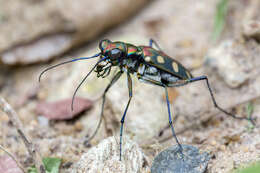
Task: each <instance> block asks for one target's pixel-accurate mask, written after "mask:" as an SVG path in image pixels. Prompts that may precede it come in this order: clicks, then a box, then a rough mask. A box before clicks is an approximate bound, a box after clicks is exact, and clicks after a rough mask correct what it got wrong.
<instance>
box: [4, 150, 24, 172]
mask: <svg viewBox="0 0 260 173" xmlns="http://www.w3.org/2000/svg"><path fill="white" fill-rule="evenodd" d="M0 149H1V150H3V151H4V152H5V153H6V154H7V155H8V156H9V157H11V158H12V159H13V160H14V161H15V162H16V164H17V166H18V167H19V168H20V169H21V170H22V171H23V173H26V171H25V169H24V168H23V166H22V165H21V164H20V162H18V160H16V158H15V157H14V156H13V155H12V153H10V152H9V151H7V150H6V149H5V148H4V147H3V146H2V145H0Z"/></svg>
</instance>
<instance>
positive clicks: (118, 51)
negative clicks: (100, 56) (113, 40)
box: [110, 49, 122, 59]
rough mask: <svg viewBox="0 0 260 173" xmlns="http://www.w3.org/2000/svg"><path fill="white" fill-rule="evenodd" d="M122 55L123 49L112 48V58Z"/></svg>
mask: <svg viewBox="0 0 260 173" xmlns="http://www.w3.org/2000/svg"><path fill="white" fill-rule="evenodd" d="M121 56H122V51H121V50H120V49H112V50H111V51H110V58H111V59H117V58H120V57H121Z"/></svg>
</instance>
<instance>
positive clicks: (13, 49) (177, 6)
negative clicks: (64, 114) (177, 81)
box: [0, 0, 260, 173]
mask: <svg viewBox="0 0 260 173" xmlns="http://www.w3.org/2000/svg"><path fill="white" fill-rule="evenodd" d="M136 2H137V1H129V2H127V3H125V4H124V3H122V4H120V5H117V3H118V1H117V0H113V1H111V2H110V1H106V2H103V1H97V2H96V3H97V4H93V3H90V4H88V3H87V2H86V3H85V4H84V3H83V4H82V6H80V5H75V4H74V3H73V2H71V1H69V0H67V1H64V4H63V5H64V6H62V5H60V2H59V1H58V0H57V2H56V1H55V3H54V4H52V3H51V2H50V1H47V0H46V1H45V0H37V1H36V0H35V1H33V2H32V0H27V1H26V3H28V4H26V3H22V4H19V3H16V2H15V1H10V4H8V3H6V2H4V1H2V0H0V3H1V4H4V5H3V6H2V7H0V9H1V10H2V11H0V28H2V29H0V37H1V38H0V44H1V45H0V61H1V63H0V96H1V97H3V98H5V99H6V100H7V101H8V102H9V103H10V104H11V105H12V106H13V107H14V109H15V110H16V111H17V113H18V115H19V118H20V119H21V120H22V123H23V124H24V129H25V131H26V132H28V134H29V135H30V137H31V139H32V141H33V142H34V143H35V144H36V145H37V148H38V149H39V151H40V153H41V155H42V156H44V157H46V156H50V157H60V158H62V160H63V164H62V167H61V172H70V171H69V170H71V169H73V168H74V166H75V164H76V163H77V162H78V161H79V160H80V158H81V156H82V155H83V153H87V152H88V151H90V150H91V149H93V148H94V147H95V146H96V145H97V144H100V142H101V141H102V140H104V139H106V138H108V137H109V136H115V138H116V140H117V141H118V140H119V129H120V119H121V116H122V114H123V111H124V107H125V105H126V103H127V100H128V90H127V84H126V76H125V75H124V76H123V77H122V79H120V80H119V81H118V82H117V83H116V84H115V85H114V86H113V87H112V88H111V90H109V92H108V94H107V101H106V106H105V111H104V121H103V122H102V124H101V128H100V130H99V131H98V133H97V135H96V136H95V137H94V139H93V140H92V141H90V144H88V145H84V141H85V140H86V135H88V136H89V135H91V134H92V133H93V131H94V129H95V127H96V126H97V123H98V120H99V117H100V109H101V104H102V101H101V99H98V98H100V96H101V95H102V92H103V91H104V89H105V87H106V85H108V83H109V80H110V79H111V76H112V75H110V76H109V77H107V78H105V79H103V78H97V77H96V75H95V74H92V75H91V76H90V77H89V78H88V79H87V81H86V82H85V83H84V84H83V85H82V87H81V88H80V90H79V91H78V93H77V96H80V97H81V98H85V99H88V100H91V101H92V102H91V104H93V107H92V108H91V109H90V110H87V111H84V112H83V113H80V114H79V115H78V116H77V117H75V118H73V119H72V120H63V119H62V118H60V119H62V120H48V119H47V118H45V117H44V113H43V112H41V111H40V106H42V103H44V102H45V103H55V102H59V101H61V100H64V99H65V100H66V99H67V100H70V99H71V97H72V94H73V92H74V90H75V89H76V87H77V86H78V84H79V83H80V81H81V80H82V79H83V78H84V76H85V75H86V74H87V73H88V72H89V71H90V69H91V67H92V66H93V65H94V62H95V60H89V61H80V62H75V63H71V64H68V65H64V66H63V67H59V68H57V69H55V70H52V71H50V72H48V73H46V74H45V75H44V76H43V78H42V80H41V83H39V82H38V77H39V74H40V73H41V72H42V70H44V69H45V68H46V67H48V66H50V65H54V64H57V63H59V62H62V61H64V60H68V59H70V58H72V57H82V56H91V55H93V54H95V53H98V44H99V41H100V40H102V39H104V38H108V39H110V40H112V41H123V42H129V43H132V44H135V45H148V43H149V39H150V38H153V39H154V40H156V41H157V42H158V43H159V45H160V47H161V48H162V49H163V51H164V52H165V53H166V54H168V55H170V56H171V57H173V58H174V59H176V60H178V61H179V62H181V63H182V64H183V65H184V66H185V67H187V69H189V70H190V71H191V73H192V74H193V75H194V76H200V75H207V76H208V78H209V82H210V84H211V87H212V90H213V92H214V94H215V97H216V100H217V103H218V104H219V105H220V106H221V107H223V108H224V109H227V110H228V111H232V112H233V113H235V114H236V115H238V116H243V117H246V116H248V115H249V114H250V110H252V117H255V118H257V119H256V121H255V124H256V125H255V126H254V128H252V125H251V124H250V123H249V122H248V121H246V120H237V119H233V118H231V117H228V116H226V115H225V114H223V113H221V112H220V111H218V110H217V109H215V108H214V105H213V102H212V101H211V98H210V94H209V92H208V90H207V87H206V85H205V83H204V82H195V83H192V84H190V85H187V86H184V87H178V88H171V89H170V90H169V94H170V101H171V109H172V110H173V111H172V112H173V114H174V115H173V116H174V117H176V116H177V117H178V118H177V120H176V121H174V125H175V130H176V132H177V136H178V138H179V140H180V141H181V143H183V144H190V145H194V146H196V147H198V148H199V149H201V150H202V151H207V152H209V153H210V154H211V156H212V158H211V160H210V162H209V165H208V170H207V171H208V172H209V173H222V172H223V173H226V172H230V171H231V170H233V169H236V168H238V167H241V166H243V165H247V164H249V163H252V162H255V161H259V160H260V133H259V132H260V130H259V129H260V128H259V127H260V120H259V119H260V106H259V104H260V99H259V97H260V87H259V86H260V75H259V74H260V42H259V40H260V12H259V9H260V3H258V2H257V1H254V0H236V1H228V5H227V13H226V17H225V25H224V29H223V32H222V34H221V35H220V36H219V37H218V39H217V40H215V41H214V40H213V39H212V37H213V36H212V35H213V31H214V21H215V15H216V13H217V5H218V3H219V2H220V0H207V1H194V0H186V1H183V0H160V1H159V0H155V1H148V0H147V1H145V0H143V1H142V2H141V1H140V2H138V3H136ZM11 3H13V5H12V4H11ZM70 3H72V4H73V5H71V6H70ZM39 4H40V5H39ZM41 5H42V7H44V8H42V9H41V10H39V9H40V6H41ZM65 5H66V6H65ZM84 5H86V7H85V8H84ZM88 5H89V6H88ZM96 6H98V7H96ZM15 7H17V9H19V10H17V12H16V13H14V11H15V9H16V8H15ZM56 7H57V9H56ZM119 7H120V8H119ZM26 8H28V10H29V11H30V9H34V10H32V11H31V13H29V12H24V11H23V9H26ZM64 8H66V10H65V9H64ZM70 8H71V10H70ZM78 8H83V9H91V10H90V12H89V13H88V12H85V11H84V10H82V11H80V12H79V10H77V9H78ZM42 10H43V11H42ZM44 10H46V11H45V12H46V13H50V15H49V16H48V17H46V16H44V15H45V14H46V13H44ZM59 10H60V11H59ZM39 11H40V12H39ZM57 11H58V12H57ZM18 12H20V13H21V14H23V16H24V17H21V19H19V20H18V19H15V17H14V16H17V15H21V14H19V13H18ZM81 12H82V14H81ZM25 13H26V14H25ZM67 13H68V14H67ZM122 13H124V15H122V16H120V15H121V14H122ZM53 14H55V15H53ZM65 14H66V15H65ZM30 15H31V17H30ZM63 15H64V16H63ZM75 15H78V16H75ZM81 15H83V16H84V15H86V16H87V17H86V18H85V19H84V18H83V19H79V18H80V17H81ZM118 15H119V16H120V17H117V16H118ZM53 16H54V17H53ZM55 17H56V18H55ZM94 19H95V20H94ZM23 20H24V22H23V23H24V24H23V25H22V26H20V25H18V24H19V22H21V21H23ZM34 20H40V21H42V22H39V21H38V23H34ZM109 21H110V22H109ZM53 23H55V25H52V24H53ZM100 23H101V24H100ZM37 25H38V27H37ZM85 34H89V35H85ZM6 40H8V41H6ZM56 48H57V49H56ZM48 51H49V52H50V53H49V54H48ZM46 52H47V53H46ZM32 57H38V58H32ZM114 73H115V70H113V71H112V72H111V74H114ZM60 105H61V104H60ZM65 105H67V106H68V107H69V108H70V103H67V102H66V104H65ZM60 107H62V106H60ZM60 107H59V106H57V110H59V109H61V108H60ZM43 109H45V110H46V109H47V108H46V107H44V106H43ZM86 109H88V108H86ZM54 110H55V108H54V109H53V110H52V111H54ZM167 126H168V117H167V106H166V102H165V96H164V90H163V89H162V88H160V87H157V86H152V85H147V84H144V83H140V82H139V81H138V80H137V79H136V77H134V76H133V100H132V102H131V105H130V107H129V110H128V113H127V117H126V123H125V127H124V135H125V136H127V138H129V140H131V141H135V142H136V143H137V144H138V146H139V147H140V148H141V150H142V152H143V153H144V155H145V157H146V159H147V167H148V168H150V167H151V164H152V161H153V158H154V157H155V156H156V155H157V154H158V153H159V152H160V151H162V150H163V149H165V148H168V147H170V146H172V145H174V144H176V142H175V140H174V139H173V138H172V134H171V130H170V129H169V128H165V127H167ZM0 128H1V133H0V145H2V146H3V147H5V148H6V149H8V150H9V151H10V152H12V153H14V154H15V155H16V156H17V158H18V159H19V160H20V161H21V163H22V164H23V166H24V167H28V166H29V165H31V163H32V160H31V159H30V157H29V154H28V153H27V150H26V148H25V147H24V145H23V144H22V142H21V140H20V139H19V138H18V135H17V133H16V130H15V129H14V128H13V125H12V123H11V122H10V120H9V119H8V117H7V115H5V114H4V113H3V112H0ZM162 130H163V131H162ZM160 132H163V133H162V134H161V135H159V133H160ZM1 154H2V155H4V152H2V151H0V155H1ZM146 172H149V171H148V170H147V169H146Z"/></svg>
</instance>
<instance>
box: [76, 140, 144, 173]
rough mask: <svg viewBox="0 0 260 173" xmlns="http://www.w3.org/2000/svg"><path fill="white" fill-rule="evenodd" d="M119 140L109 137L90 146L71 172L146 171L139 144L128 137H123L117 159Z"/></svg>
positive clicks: (117, 172) (116, 172)
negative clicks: (120, 159)
mask: <svg viewBox="0 0 260 173" xmlns="http://www.w3.org/2000/svg"><path fill="white" fill-rule="evenodd" d="M118 143H119V141H118V140H116V138H115V137H109V138H106V139H104V140H103V141H101V142H100V143H99V144H98V145H97V146H95V147H92V148H91V149H90V150H89V151H88V152H87V153H85V154H83V155H82V156H81V159H80V160H79V161H78V162H77V163H76V164H75V165H74V167H73V168H72V170H71V172H72V173H96V172H102V173H123V172H124V173H126V172H148V170H149V166H148V162H147V159H146V156H145V155H144V154H143V152H142V151H141V149H140V148H139V146H138V145H137V144H136V143H134V142H133V141H131V140H129V139H128V138H123V145H122V146H123V151H122V161H119V144H118Z"/></svg>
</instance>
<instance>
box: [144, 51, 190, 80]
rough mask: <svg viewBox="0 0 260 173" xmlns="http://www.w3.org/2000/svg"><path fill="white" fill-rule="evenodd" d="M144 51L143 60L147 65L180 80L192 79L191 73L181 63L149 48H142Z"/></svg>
mask: <svg viewBox="0 0 260 173" xmlns="http://www.w3.org/2000/svg"><path fill="white" fill-rule="evenodd" d="M140 47H141V48H142V50H143V54H142V56H143V59H144V61H145V63H147V64H149V65H152V66H155V67H157V68H158V69H160V70H163V71H166V72H168V73H170V74H172V75H174V76H176V77H178V78H179V79H189V78H192V75H191V73H190V72H189V71H188V70H187V69H186V68H185V67H183V66H182V65H181V64H180V63H179V62H177V61H176V60H174V59H172V58H171V57H169V56H168V55H166V54H165V53H163V52H160V51H157V50H155V49H153V48H151V47H148V46H140Z"/></svg>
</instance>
